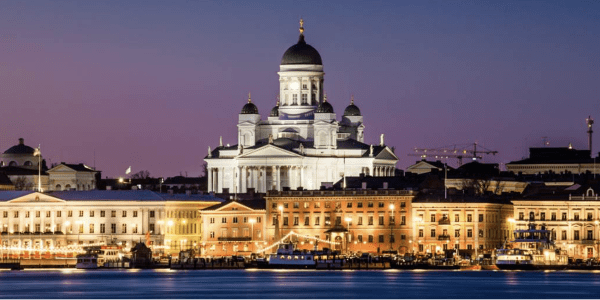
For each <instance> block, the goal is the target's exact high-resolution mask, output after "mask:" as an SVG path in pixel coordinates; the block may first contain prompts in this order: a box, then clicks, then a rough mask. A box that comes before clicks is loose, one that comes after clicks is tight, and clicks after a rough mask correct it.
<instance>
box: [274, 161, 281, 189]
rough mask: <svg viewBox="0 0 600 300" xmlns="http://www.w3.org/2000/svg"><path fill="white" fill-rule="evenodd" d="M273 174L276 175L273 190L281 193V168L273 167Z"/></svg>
mask: <svg viewBox="0 0 600 300" xmlns="http://www.w3.org/2000/svg"><path fill="white" fill-rule="evenodd" d="M275 172H276V173H277V174H276V176H275V180H276V184H275V188H276V189H277V190H278V191H281V167H280V166H275Z"/></svg>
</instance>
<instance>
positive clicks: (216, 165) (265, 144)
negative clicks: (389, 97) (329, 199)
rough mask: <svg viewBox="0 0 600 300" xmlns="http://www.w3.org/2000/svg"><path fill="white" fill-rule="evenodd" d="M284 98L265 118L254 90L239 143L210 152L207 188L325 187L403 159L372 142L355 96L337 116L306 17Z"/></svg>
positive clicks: (285, 70) (287, 65) (388, 168)
mask: <svg viewBox="0 0 600 300" xmlns="http://www.w3.org/2000/svg"><path fill="white" fill-rule="evenodd" d="M278 75H279V95H280V96H281V99H280V100H278V101H277V104H276V105H275V107H273V109H272V110H271V112H270V114H269V117H268V118H267V119H266V120H263V119H261V116H260V114H259V111H258V107H257V106H256V105H255V104H254V103H253V102H252V99H251V97H250V95H248V103H246V104H245V105H244V106H243V108H242V110H241V113H240V114H239V117H238V125H237V126H238V132H237V144H234V145H232V146H229V145H223V142H222V140H221V141H220V143H219V146H218V147H217V148H216V149H214V150H212V151H211V150H210V148H209V153H208V155H207V156H206V157H205V159H204V160H205V161H206V162H207V170H208V191H209V192H212V191H214V192H216V193H226V192H230V193H245V192H247V191H248V190H249V189H254V191H256V192H260V193H264V192H266V191H267V190H278V191H282V190H286V189H292V190H296V189H298V188H304V189H309V190H316V189H319V188H320V187H321V186H323V185H325V186H326V185H329V184H333V183H334V182H337V181H338V180H340V179H341V178H343V177H344V176H358V175H359V174H361V173H364V174H367V175H372V176H393V175H394V170H395V165H396V162H397V161H398V157H396V155H395V154H394V151H393V150H392V149H391V148H389V147H388V146H386V145H385V143H384V138H383V135H381V136H380V141H379V143H378V144H377V145H372V144H366V143H365V136H364V128H365V125H364V124H363V116H362V114H361V112H360V109H359V108H358V106H357V105H355V104H354V99H352V100H350V101H349V102H350V104H349V105H348V106H347V107H346V109H345V110H344V113H343V116H342V119H341V121H338V120H337V117H336V114H335V112H334V109H333V106H332V104H331V103H330V102H329V101H328V100H327V97H326V95H325V93H324V75H325V73H324V72H323V63H322V60H321V56H320V54H319V52H318V51H317V50H316V49H315V48H313V47H312V46H311V45H309V44H307V43H306V41H305V37H304V28H303V25H302V22H301V26H300V37H299V40H298V42H297V43H296V44H295V45H293V46H291V47H290V48H288V49H287V51H286V52H285V53H284V54H283V57H282V59H281V65H280V66H279V72H278Z"/></svg>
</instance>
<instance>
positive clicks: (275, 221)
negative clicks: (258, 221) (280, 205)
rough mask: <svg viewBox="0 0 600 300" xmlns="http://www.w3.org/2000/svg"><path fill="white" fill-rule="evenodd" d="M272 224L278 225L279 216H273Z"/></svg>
mask: <svg viewBox="0 0 600 300" xmlns="http://www.w3.org/2000/svg"><path fill="white" fill-rule="evenodd" d="M272 225H273V226H276V225H277V217H273V224H272Z"/></svg>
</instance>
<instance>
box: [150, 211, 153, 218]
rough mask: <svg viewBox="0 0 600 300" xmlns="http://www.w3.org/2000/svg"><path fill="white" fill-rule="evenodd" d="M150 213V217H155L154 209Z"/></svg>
mask: <svg viewBox="0 0 600 300" xmlns="http://www.w3.org/2000/svg"><path fill="white" fill-rule="evenodd" d="M149 214H150V218H154V211H153V210H151V211H149Z"/></svg>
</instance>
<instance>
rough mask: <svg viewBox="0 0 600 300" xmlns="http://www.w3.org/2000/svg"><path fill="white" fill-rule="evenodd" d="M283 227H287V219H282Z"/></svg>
mask: <svg viewBox="0 0 600 300" xmlns="http://www.w3.org/2000/svg"><path fill="white" fill-rule="evenodd" d="M283 226H288V217H283Z"/></svg>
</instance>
